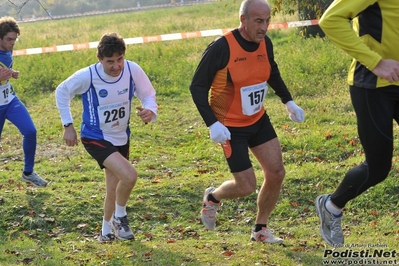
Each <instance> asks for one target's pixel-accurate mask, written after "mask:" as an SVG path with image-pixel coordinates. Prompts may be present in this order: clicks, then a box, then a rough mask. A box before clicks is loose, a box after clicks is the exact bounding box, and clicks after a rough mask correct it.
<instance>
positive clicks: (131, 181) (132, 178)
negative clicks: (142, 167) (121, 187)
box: [124, 168, 138, 186]
mask: <svg viewBox="0 0 399 266" xmlns="http://www.w3.org/2000/svg"><path fill="white" fill-rule="evenodd" d="M137 177H138V176H137V172H136V169H134V168H133V171H131V172H130V173H129V174H128V175H127V176H126V178H125V179H124V180H125V183H126V185H128V186H134V185H135V184H136V181H137Z"/></svg>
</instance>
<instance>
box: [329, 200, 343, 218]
mask: <svg viewBox="0 0 399 266" xmlns="http://www.w3.org/2000/svg"><path fill="white" fill-rule="evenodd" d="M326 209H327V211H329V212H330V213H332V214H334V215H335V216H340V215H341V213H342V209H340V208H338V207H336V206H334V204H333V203H332V202H331V198H330V197H329V198H328V200H327V201H326Z"/></svg>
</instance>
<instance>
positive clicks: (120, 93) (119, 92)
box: [118, 88, 129, 95]
mask: <svg viewBox="0 0 399 266" xmlns="http://www.w3.org/2000/svg"><path fill="white" fill-rule="evenodd" d="M128 90H129V89H128V88H126V89H123V90H121V91H118V95H122V94H125V93H126V92H127V91H128Z"/></svg>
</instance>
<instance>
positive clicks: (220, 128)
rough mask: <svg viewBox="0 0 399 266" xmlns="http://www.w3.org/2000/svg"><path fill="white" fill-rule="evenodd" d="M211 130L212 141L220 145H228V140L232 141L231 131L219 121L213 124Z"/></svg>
mask: <svg viewBox="0 0 399 266" xmlns="http://www.w3.org/2000/svg"><path fill="white" fill-rule="evenodd" d="M209 130H210V132H211V139H212V140H213V141H214V142H216V143H220V144H224V143H226V140H228V139H230V137H231V134H230V131H229V130H228V129H227V127H225V126H224V125H223V124H222V123H220V122H219V121H217V122H215V123H213V124H212V125H211V126H210V127H209Z"/></svg>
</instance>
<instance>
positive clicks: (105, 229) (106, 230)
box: [101, 218, 111, 236]
mask: <svg viewBox="0 0 399 266" xmlns="http://www.w3.org/2000/svg"><path fill="white" fill-rule="evenodd" d="M109 233H111V225H110V224H109V221H106V220H105V219H104V218H103V225H102V229H101V234H102V235H103V236H106V235H108V234H109Z"/></svg>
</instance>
